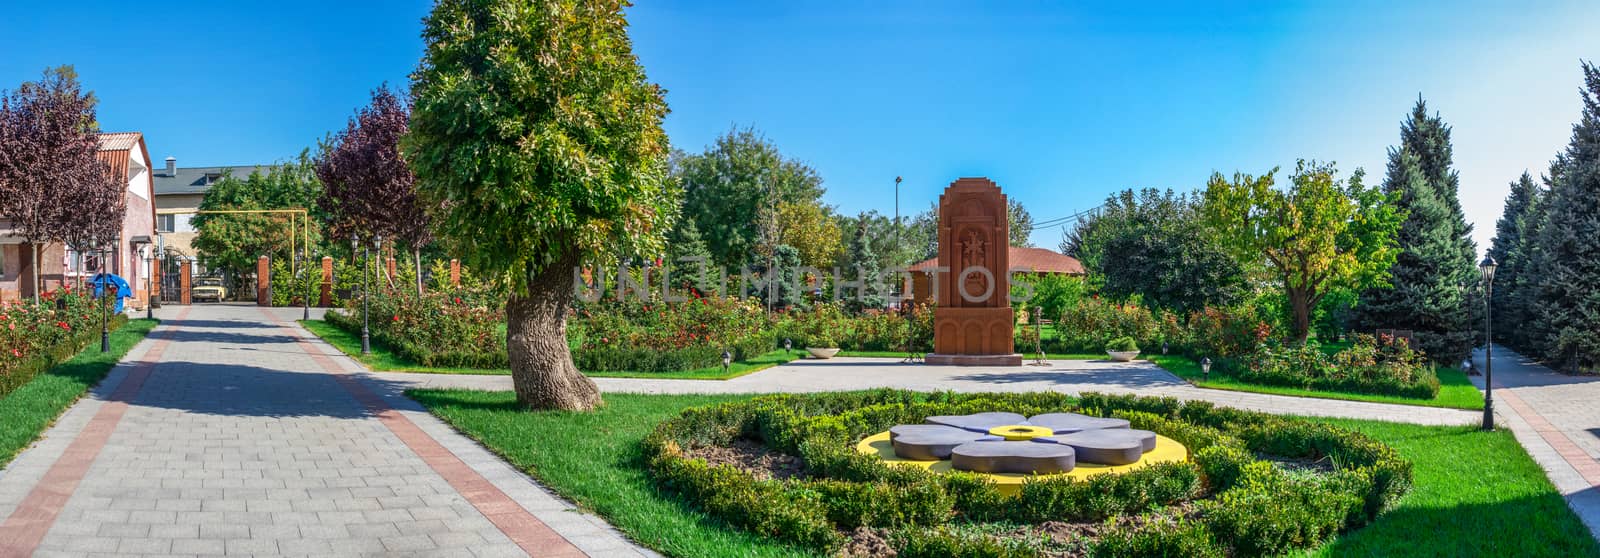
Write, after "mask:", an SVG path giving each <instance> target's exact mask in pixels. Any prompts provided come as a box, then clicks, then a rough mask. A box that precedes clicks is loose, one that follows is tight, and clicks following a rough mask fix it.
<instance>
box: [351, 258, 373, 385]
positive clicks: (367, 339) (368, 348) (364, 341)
mask: <svg viewBox="0 0 1600 558" xmlns="http://www.w3.org/2000/svg"><path fill="white" fill-rule="evenodd" d="M358 255H359V256H361V354H363V355H368V354H372V337H371V335H370V334H369V333H368V332H367V261H368V260H369V259H371V256H372V251H371V250H367V247H366V245H364V244H362V243H361V240H360V238H358V237H357V236H356V233H350V257H351V258H352V259H354V258H355V257H356V256H358Z"/></svg>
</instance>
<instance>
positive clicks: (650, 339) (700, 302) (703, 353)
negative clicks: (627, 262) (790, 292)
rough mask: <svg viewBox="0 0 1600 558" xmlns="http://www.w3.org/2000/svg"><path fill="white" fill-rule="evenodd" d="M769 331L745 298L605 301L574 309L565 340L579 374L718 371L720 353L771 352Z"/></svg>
mask: <svg viewBox="0 0 1600 558" xmlns="http://www.w3.org/2000/svg"><path fill="white" fill-rule="evenodd" d="M770 326H771V324H770V323H769V321H768V319H767V317H766V315H765V313H764V312H763V311H762V309H761V307H760V306H759V305H757V304H756V303H755V302H754V301H752V300H750V299H736V298H726V297H700V296H695V297H694V298H690V299H689V300H686V301H683V302H642V301H636V300H629V301H620V302H619V301H604V302H600V303H594V304H585V305H583V306H582V307H580V308H578V309H577V311H576V313H575V315H574V316H573V317H572V319H570V320H568V326H567V339H568V343H569V344H570V345H571V346H572V357H573V361H574V362H575V363H576V364H577V365H578V368H579V369H581V370H586V371H591V372H597V371H633V372H674V371H682V370H693V369H697V368H710V367H713V366H720V365H721V363H722V352H723V351H728V352H730V353H732V355H731V356H732V357H733V359H735V360H746V359H750V358H755V357H757V356H760V355H762V354H764V353H766V352H768V351H771V350H773V348H774V347H775V344H774V341H773V339H774V338H773V335H772V333H771V327H770Z"/></svg>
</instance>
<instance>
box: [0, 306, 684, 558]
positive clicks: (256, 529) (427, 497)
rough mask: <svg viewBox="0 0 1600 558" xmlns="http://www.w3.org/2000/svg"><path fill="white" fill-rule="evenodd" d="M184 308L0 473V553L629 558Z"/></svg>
mask: <svg viewBox="0 0 1600 558" xmlns="http://www.w3.org/2000/svg"><path fill="white" fill-rule="evenodd" d="M299 313H300V311H299V310H298V309H278V310H263V309H258V308H255V307H248V306H229V305H196V306H192V307H187V308H181V309H165V310H164V312H163V316H162V317H163V319H164V321H163V323H162V324H161V326H159V327H158V328H157V329H156V330H155V331H154V332H153V333H152V335H151V337H150V338H149V339H147V340H146V341H144V342H143V343H141V344H140V345H138V346H137V347H135V348H134V350H133V351H132V352H131V353H130V354H129V355H128V357H127V358H126V359H125V360H124V362H123V363H122V364H121V365H119V366H118V367H117V368H116V369H114V370H113V372H112V374H111V375H110V376H109V377H108V378H107V380H106V381H105V382H103V383H102V385H100V386H99V387H97V388H96V389H95V390H94V391H93V393H92V394H91V396H89V397H86V398H85V399H84V400H82V401H80V402H79V403H77V404H76V405H74V406H73V407H72V408H71V409H69V410H68V412H67V413H66V414H65V415H64V416H63V417H62V419H61V420H60V421H58V423H57V424H56V425H55V426H53V427H52V428H51V429H50V430H49V431H48V432H47V433H46V435H45V438H44V439H43V440H42V441H41V442H40V443H38V444H36V445H35V446H34V447H32V448H30V449H29V450H27V451H26V452H24V453H23V454H22V455H20V456H18V458H17V459H16V460H15V461H13V462H12V463H11V464H10V465H9V466H8V467H7V468H6V469H4V470H3V471H0V556H5V557H9V556H28V555H36V556H91V555H118V556H129V555H135V556H137V555H159V556H173V555H178V556H183V555H195V556H199V555H230V556H233V555H246V556H310V555H332V556H352V555H437V556H523V555H538V556H584V555H588V556H641V555H651V554H652V553H650V552H648V551H646V550H643V549H640V548H638V547H636V546H634V545H633V544H631V543H630V542H629V541H627V540H626V539H625V538H624V537H623V536H622V535H620V534H619V533H617V532H616V531H615V530H614V529H612V528H611V527H609V526H608V525H606V524H605V523H604V522H603V521H601V520H599V519H598V518H595V517H594V516H592V515H588V514H584V513H581V512H578V511H577V510H575V509H573V507H572V506H571V505H570V504H568V503H566V502H564V501H562V500H560V499H558V498H556V497H554V496H552V495H551V494H550V493H548V492H547V491H545V490H544V489H543V488H542V487H540V486H538V485H537V484H536V483H534V482H533V481H532V480H530V479H529V478H528V477H526V476H524V475H522V474H521V473H520V472H518V471H516V470H515V469H513V468H512V467H510V466H509V465H506V464H505V463H504V462H503V461H501V460H500V459H498V458H496V457H495V456H494V455H492V454H490V453H489V452H487V451H486V450H484V449H483V448H481V447H480V446H478V445H477V444H475V443H474V442H472V441H471V440H468V439H466V438H464V437H462V436H461V435H459V434H457V433H456V432H455V431H453V430H451V429H450V428H449V427H448V426H447V425H444V424H443V423H441V422H440V421H438V420H437V419H434V418H433V417H432V416H430V415H428V414H427V413H426V412H424V411H423V410H422V409H421V408H420V407H419V406H418V405H416V404H415V403H413V402H411V401H409V400H407V399H405V398H404V397H402V396H399V395H398V391H397V390H396V389H394V386H393V385H391V384H390V383H389V382H386V381H384V380H381V379H376V378H372V377H370V376H368V375H366V374H365V373H359V372H360V369H359V367H358V365H356V364H354V362H353V361H351V360H350V359H348V358H345V357H343V356H342V355H341V356H338V357H332V356H330V355H337V354H338V353H337V351H336V350H334V349H333V348H332V347H329V346H327V345H325V344H323V343H322V342H321V341H319V340H315V338H314V337H311V336H309V334H307V333H305V332H304V331H303V330H301V329H300V328H298V327H297V326H294V325H292V319H294V318H298V317H299Z"/></svg>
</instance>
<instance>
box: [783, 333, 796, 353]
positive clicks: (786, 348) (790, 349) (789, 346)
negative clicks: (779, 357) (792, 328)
mask: <svg viewBox="0 0 1600 558" xmlns="http://www.w3.org/2000/svg"><path fill="white" fill-rule="evenodd" d="M783 352H784V354H785V356H794V355H793V353H794V341H793V340H791V339H789V338H787V337H785V338H783Z"/></svg>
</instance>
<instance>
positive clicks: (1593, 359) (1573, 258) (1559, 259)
mask: <svg viewBox="0 0 1600 558" xmlns="http://www.w3.org/2000/svg"><path fill="white" fill-rule="evenodd" d="M1583 79H1584V89H1583V91H1582V97H1583V114H1582V116H1581V118H1580V120H1579V121H1578V123H1577V124H1575V125H1573V127H1572V139H1571V141H1570V142H1569V143H1568V144H1567V148H1566V150H1565V151H1563V152H1562V153H1561V154H1560V156H1559V157H1558V158H1557V160H1556V164H1555V165H1552V168H1551V176H1550V178H1551V183H1550V192H1549V194H1548V196H1547V199H1548V202H1549V203H1548V204H1546V207H1545V209H1544V212H1543V213H1544V215H1543V220H1542V222H1541V224H1540V225H1539V240H1538V244H1539V248H1538V250H1539V252H1540V253H1539V254H1538V255H1537V256H1536V258H1537V263H1536V264H1535V265H1536V266H1537V271H1536V275H1537V277H1538V280H1539V299H1538V306H1537V308H1538V311H1539V313H1540V320H1539V321H1540V322H1541V323H1540V325H1539V330H1540V331H1541V332H1542V333H1543V334H1544V336H1545V337H1544V339H1543V340H1542V341H1543V343H1542V346H1543V348H1544V350H1543V351H1542V353H1543V356H1545V357H1546V358H1548V359H1550V361H1551V362H1552V364H1554V365H1556V366H1559V367H1561V368H1565V369H1568V370H1573V371H1579V372H1586V373H1592V372H1596V371H1600V335H1596V334H1595V332H1596V331H1600V68H1596V67H1595V66H1594V65H1593V64H1590V63H1587V62H1585V63H1583ZM1497 282H1498V281H1497Z"/></svg>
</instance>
